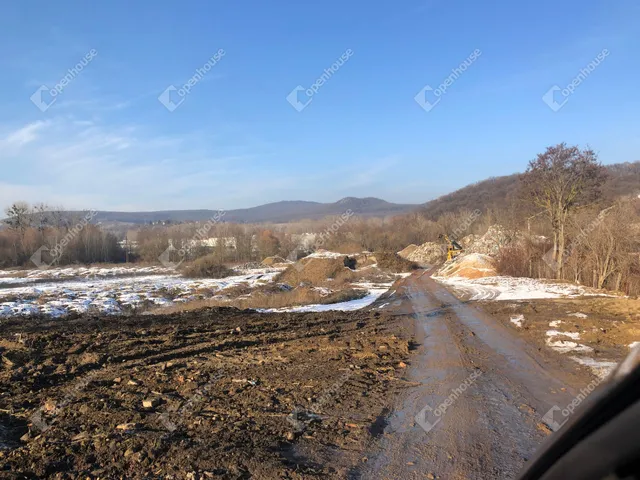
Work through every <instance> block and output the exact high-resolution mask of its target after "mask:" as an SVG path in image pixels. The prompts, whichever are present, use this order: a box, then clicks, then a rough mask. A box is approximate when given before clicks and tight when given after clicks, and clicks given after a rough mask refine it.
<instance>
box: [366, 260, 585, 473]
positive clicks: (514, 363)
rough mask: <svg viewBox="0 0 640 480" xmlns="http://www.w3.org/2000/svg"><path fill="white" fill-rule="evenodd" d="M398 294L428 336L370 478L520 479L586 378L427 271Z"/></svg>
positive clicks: (401, 307) (421, 334)
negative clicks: (553, 415)
mask: <svg viewBox="0 0 640 480" xmlns="http://www.w3.org/2000/svg"><path fill="white" fill-rule="evenodd" d="M397 294H398V295H401V294H403V296H402V300H399V301H397V302H395V303H394V307H393V308H394V309H395V310H396V311H397V312H398V313H400V314H411V315H412V317H413V319H414V321H415V329H416V333H415V335H416V338H417V339H418V341H419V342H420V343H421V346H420V348H419V349H418V351H417V352H416V355H415V357H414V359H413V364H412V366H411V369H410V371H409V372H408V377H409V378H408V379H409V380H412V381H414V382H417V383H418V385H419V386H418V387H416V388H415V389H412V390H411V391H410V392H409V393H408V394H406V395H405V396H404V397H402V398H400V399H399V400H398V404H397V406H396V408H395V411H394V414H393V415H392V416H391V418H390V419H389V424H388V426H387V428H386V431H385V435H384V436H383V437H382V440H381V446H380V451H379V452H378V453H377V454H376V455H375V459H374V460H372V461H371V462H369V464H368V467H367V470H366V471H365V472H363V478H372V479H373V478H376V479H397V478H434V477H435V478H446V479H478V480H480V479H482V480H485V479H489V478H492V479H494V478H495V479H510V478H515V477H516V476H517V474H518V472H519V471H520V469H521V468H522V466H523V464H524V462H525V461H526V460H527V459H528V458H530V457H531V455H532V454H533V452H534V451H535V450H536V448H537V447H538V445H539V444H540V443H541V442H542V440H543V439H544V438H545V437H546V435H547V432H546V431H545V430H546V429H545V427H544V426H543V425H542V423H541V422H542V416H543V415H544V414H545V413H546V412H547V411H548V410H549V409H550V408H551V407H552V406H553V405H566V404H568V403H569V402H570V401H571V399H572V398H573V397H574V392H575V391H576V390H577V389H578V388H579V386H581V385H584V384H585V383H586V382H585V381H584V379H582V380H581V379H579V378H577V375H576V374H573V373H568V372H569V368H568V367H567V368H563V367H562V364H559V363H558V361H557V360H556V359H553V360H552V359H550V358H547V357H546V356H545V354H544V352H540V351H537V350H536V349H535V348H534V347H532V346H530V345H528V344H527V343H526V342H525V341H524V340H522V339H520V338H517V337H516V336H515V335H514V334H513V333H512V332H510V331H509V330H508V329H507V328H506V327H504V326H503V325H501V324H500V323H498V322H497V321H495V319H493V318H492V317H491V316H490V315H487V314H486V313H485V312H483V311H482V310H480V309H479V308H477V307H475V306H473V305H471V304H466V303H463V302H461V301H459V300H458V299H457V298H456V297H454V296H453V295H452V294H451V293H449V292H448V291H447V290H446V289H445V288H444V287H442V286H440V285H438V284H437V283H436V282H435V281H434V280H432V279H431V278H430V277H429V276H428V275H426V274H425V272H421V273H416V274H414V275H412V276H411V277H409V278H407V279H406V281H405V282H403V284H402V285H401V286H400V287H399V288H398V289H397ZM416 415H418V416H417V417H416Z"/></svg>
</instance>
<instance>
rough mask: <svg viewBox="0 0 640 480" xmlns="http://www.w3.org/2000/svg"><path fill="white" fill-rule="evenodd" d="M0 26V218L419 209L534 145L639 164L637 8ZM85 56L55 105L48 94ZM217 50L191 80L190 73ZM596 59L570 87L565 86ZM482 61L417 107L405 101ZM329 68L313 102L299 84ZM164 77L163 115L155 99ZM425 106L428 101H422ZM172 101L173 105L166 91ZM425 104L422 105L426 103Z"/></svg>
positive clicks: (31, 21)
mask: <svg viewBox="0 0 640 480" xmlns="http://www.w3.org/2000/svg"><path fill="white" fill-rule="evenodd" d="M2 9H3V11H2V16H1V17H0V72H2V75H0V166H1V174H0V207H1V208H4V207H6V206H7V205H8V204H10V203H11V202H12V201H14V200H27V201H30V202H39V201H44V202H48V203H51V204H53V205H56V206H63V207H67V208H98V209H111V210H153V209H157V210H159V209H184V208H240V207H249V206H254V205H259V204H262V203H266V202H271V201H278V200H294V199H301V200H314V201H335V200H338V199H340V198H342V197H344V196H377V197H381V198H384V199H387V200H389V201H395V202H410V203H422V202H425V201H427V200H429V199H432V198H434V197H437V196H439V195H441V194H444V193H447V192H449V191H452V190H454V189H456V188H459V187H462V186H464V185H466V184H469V183H472V182H475V181H478V180H482V179H484V178H486V177H489V176H497V175H505V174H510V173H514V172H517V171H523V170H524V169H525V168H526V164H527V162H528V160H530V159H531V158H533V157H534V156H535V154H536V153H538V152H541V151H543V150H544V149H545V147H546V146H548V145H552V144H555V143H558V142H561V141H565V142H568V143H570V144H579V145H582V146H586V145H589V146H591V147H592V148H593V149H595V150H596V151H597V152H599V155H600V159H601V161H602V162H603V163H617V162H624V161H635V160H639V159H640V153H639V152H640V133H639V132H640V128H639V122H640V119H639V118H640V117H638V111H640V94H639V93H638V77H639V74H640V67H639V62H640V55H639V54H640V29H638V28H637V25H638V24H639V23H640V6H639V5H638V4H637V3H636V2H634V1H632V0H619V1H615V2H611V1H610V0H609V1H603V0H590V1H589V2H584V1H573V0H571V1H551V0H541V1H536V2H515V1H513V0H499V1H493V2H478V1H477V0H474V1H471V0H465V1H453V2H435V1H428V0H404V1H402V2H389V1H377V0H369V1H360V0H353V1H347V2H345V1H339V0H328V1H323V2H292V1H291V2H290V1H277V0H274V1H271V2H265V1H258V0H255V1H231V0H222V1H190V2H184V3H176V2H175V1H171V2H168V1H150V0H139V1H135V2H133V1H119V0H112V1H108V2H107V1H92V2H87V1H75V0H69V1H65V2H44V1H24V2H20V1H13V2H11V1H10V2H4V3H3V7H2ZM92 49H93V50H94V51H95V56H94V58H92V59H91V60H90V61H89V62H87V64H86V66H82V67H83V68H82V69H81V71H80V70H78V73H77V74H76V75H75V76H74V77H73V78H71V80H70V81H69V82H68V84H67V85H65V86H64V87H63V88H62V89H61V92H60V93H59V94H58V95H57V97H56V101H55V103H53V104H52V105H50V107H49V108H47V109H46V110H45V111H41V110H40V109H39V108H38V107H37V106H36V105H35V104H34V103H33V102H32V101H31V99H30V97H31V96H32V95H33V94H34V92H36V90H38V89H39V88H40V86H41V85H45V86H46V88H47V90H45V91H44V92H43V96H42V97H41V99H42V101H43V102H45V104H48V103H49V102H50V101H51V100H52V98H53V97H51V94H50V93H49V92H48V89H50V88H52V87H54V86H55V85H56V84H58V83H59V82H60V81H61V79H63V77H64V76H65V75H66V74H67V72H68V70H69V69H71V68H74V65H76V64H77V63H79V62H81V60H82V59H83V58H85V55H88V53H89V52H90V51H92ZM220 49H222V50H223V52H224V55H223V56H222V57H221V58H220V59H219V61H217V63H215V65H213V66H212V67H211V68H208V71H207V72H205V74H204V75H202V76H200V78H199V79H198V80H196V81H195V82H192V87H191V91H190V93H188V94H186V95H184V96H183V97H180V96H179V95H178V91H177V89H179V88H180V87H181V86H182V85H183V84H185V83H186V82H187V81H188V80H189V79H190V78H191V77H192V76H193V75H194V74H195V73H196V69H198V68H203V66H204V65H205V64H206V63H207V62H208V61H210V59H211V58H212V56H213V55H214V54H215V53H216V52H218V51H220ZM604 49H607V50H606V51H607V52H608V54H607V56H606V58H605V59H604V60H603V61H602V62H601V63H600V64H599V65H598V66H597V67H595V68H593V70H592V71H590V72H589V74H588V75H587V76H585V77H584V78H583V79H582V80H581V82H580V84H579V85H578V86H577V87H576V88H575V91H574V93H573V94H572V95H569V96H567V97H561V96H560V95H561V93H560V92H557V93H556V97H554V98H556V100H557V101H558V102H559V103H561V102H562V101H564V100H565V99H566V100H567V102H566V103H565V104H563V106H562V108H561V109H559V110H558V111H554V110H552V109H551V108H550V107H549V106H548V105H547V104H545V102H544V101H543V100H542V97H543V95H544V94H545V93H546V92H547V91H548V90H549V89H550V88H551V87H552V86H554V85H558V86H560V87H561V89H562V88H564V87H566V86H567V85H568V84H569V83H571V82H572V79H574V78H575V77H576V76H577V75H578V74H579V73H580V70H581V69H584V68H586V67H587V65H588V64H589V63H590V62H592V61H593V60H594V58H596V56H597V55H598V54H599V53H601V52H602V51H603V50H604ZM475 50H478V51H479V52H480V55H479V56H477V58H476V59H475V60H473V61H472V62H470V64H469V65H468V66H467V67H466V70H465V71H464V72H462V73H461V74H460V75H459V76H457V78H455V79H453V81H452V82H450V84H449V85H448V86H447V88H446V92H445V93H444V94H442V95H441V96H440V101H439V103H438V104H437V105H435V107H434V108H432V109H431V110H430V111H426V110H425V109H424V108H422V107H421V106H420V105H419V104H418V102H417V101H416V100H415V99H414V97H415V96H416V95H417V94H418V92H420V91H421V90H422V89H423V88H424V87H425V86H427V85H428V86H430V87H431V88H437V87H438V85H440V84H442V83H443V82H444V81H445V80H446V79H447V77H449V76H450V75H451V72H452V69H454V68H456V67H459V65H461V64H462V63H463V62H464V61H465V60H466V59H468V58H469V55H470V54H471V53H472V52H474V51H475ZM347 51H350V52H351V54H350V56H348V58H347V60H346V61H343V62H342V64H341V65H339V64H336V65H337V68H335V66H334V71H333V73H331V75H330V76H328V75H327V74H325V80H326V81H325V82H324V84H322V85H320V86H318V87H317V93H315V94H313V96H311V97H309V96H306V94H305V92H304V91H302V92H299V94H298V97H297V99H298V100H299V101H300V102H302V103H303V104H304V103H306V102H307V101H308V100H310V99H311V102H310V103H309V104H308V105H307V106H306V108H304V109H303V110H302V111H300V112H298V111H297V110H296V109H295V108H294V107H293V106H292V105H291V104H290V103H289V102H288V101H287V96H288V95H289V94H290V92H291V91H292V90H293V89H294V88H296V87H297V86H298V85H300V86H302V87H303V89H304V90H306V89H307V88H310V87H311V86H312V85H313V84H314V82H316V80H317V79H319V78H320V77H321V76H322V75H323V72H325V69H329V68H332V67H331V66H332V64H334V63H335V62H336V61H337V60H338V59H339V58H340V57H341V55H343V54H344V53H345V52H347ZM170 85H175V86H176V91H173V92H170V95H171V96H170V98H171V99H172V101H174V102H176V103H177V102H178V101H180V100H184V101H183V102H182V103H180V104H179V106H178V107H177V108H176V109H175V110H174V111H169V110H168V109H167V108H166V107H165V106H164V105H163V104H162V103H161V102H160V101H159V100H158V97H159V95H160V94H161V93H162V92H163V91H165V90H166V89H167V88H168V87H169V86H170ZM426 94H427V96H426V97H424V98H425V99H426V100H427V101H429V102H431V103H434V102H435V100H436V97H433V91H430V92H429V91H428V92H426ZM176 95H178V96H176ZM429 95H431V97H430V96H429Z"/></svg>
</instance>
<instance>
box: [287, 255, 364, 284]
mask: <svg viewBox="0 0 640 480" xmlns="http://www.w3.org/2000/svg"><path fill="white" fill-rule="evenodd" d="M345 257H346V255H344V256H341V257H333V258H331V257H305V258H302V259H300V260H298V261H297V262H296V263H294V264H293V265H290V266H289V267H288V268H287V269H286V270H285V271H284V272H282V273H281V274H280V275H278V277H277V278H276V282H279V283H286V284H289V285H293V286H295V285H299V284H300V283H310V284H312V285H320V284H323V283H324V282H326V281H327V280H332V281H336V282H339V283H345V282H350V281H353V280H355V278H356V273H355V272H354V271H353V270H352V269H350V268H347V267H346V266H345Z"/></svg>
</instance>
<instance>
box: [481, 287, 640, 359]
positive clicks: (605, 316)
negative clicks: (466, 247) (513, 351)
mask: <svg viewBox="0 0 640 480" xmlns="http://www.w3.org/2000/svg"><path fill="white" fill-rule="evenodd" d="M480 303H481V304H482V306H483V308H484V309H485V310H486V311H488V312H490V313H491V314H492V315H493V316H494V317H495V318H496V319H498V320H500V321H501V322H503V323H504V324H506V325H508V326H509V328H513V329H516V330H518V333H519V334H520V335H522V336H524V337H526V338H527V339H528V340H529V341H530V342H532V343H534V344H536V345H539V347H540V348H546V349H548V347H547V346H546V345H545V341H546V338H547V336H546V332H547V331H548V330H557V331H559V332H570V333H579V334H580V339H579V340H576V341H577V342H578V343H581V344H584V345H587V346H589V347H592V348H593V349H594V352H593V354H592V355H589V356H592V357H594V358H595V359H598V360H611V361H617V362H619V361H621V360H622V359H624V358H625V357H626V356H627V354H628V353H629V345H630V344H631V343H633V342H637V341H640V300H639V299H631V298H609V297H581V298H575V299H569V298H562V299H550V300H520V301H518V302H480ZM572 314H584V315H586V318H581V316H575V315H572ZM514 315H523V316H524V321H523V322H522V328H517V327H516V326H515V325H513V324H512V323H511V321H510V318H511V317H512V316H514ZM557 320H560V322H561V323H560V324H558V325H556V326H554V327H551V326H550V325H549V323H550V322H553V321H557Z"/></svg>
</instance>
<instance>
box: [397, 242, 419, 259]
mask: <svg viewBox="0 0 640 480" xmlns="http://www.w3.org/2000/svg"><path fill="white" fill-rule="evenodd" d="M416 248H418V245H416V244H415V243H412V244H411V245H409V246H407V247H404V248H403V249H402V250H400V251H399V252H398V255H400V256H401V257H402V258H408V257H409V255H411V254H412V253H413V252H415V251H416Z"/></svg>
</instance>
